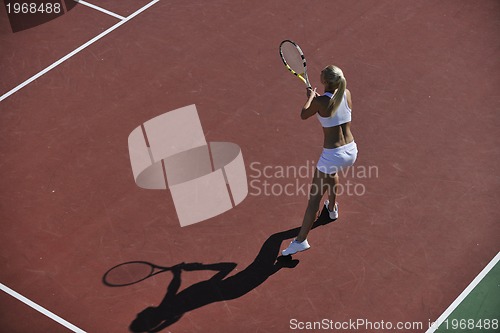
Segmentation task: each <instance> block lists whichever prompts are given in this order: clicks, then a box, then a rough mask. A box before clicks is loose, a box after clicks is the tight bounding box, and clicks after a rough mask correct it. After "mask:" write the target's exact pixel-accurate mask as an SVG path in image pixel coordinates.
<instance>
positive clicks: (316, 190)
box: [295, 169, 331, 243]
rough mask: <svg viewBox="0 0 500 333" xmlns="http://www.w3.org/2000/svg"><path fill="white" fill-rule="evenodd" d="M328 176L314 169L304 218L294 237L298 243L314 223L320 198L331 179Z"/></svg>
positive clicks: (303, 238)
mask: <svg viewBox="0 0 500 333" xmlns="http://www.w3.org/2000/svg"><path fill="white" fill-rule="evenodd" d="M330 177H331V176H330V175H328V174H325V173H323V172H321V171H319V170H317V169H316V172H315V174H314V178H313V181H312V184H311V191H310V193H309V201H308V203H307V208H306V212H305V213H304V219H303V221H302V227H301V228H300V231H299V235H298V236H297V238H296V239H295V240H296V241H297V242H299V243H301V242H303V241H304V240H305V239H306V238H307V234H308V233H309V231H310V230H311V228H312V226H313V224H314V220H315V219H316V213H317V211H318V207H319V205H320V202H321V198H322V197H323V194H324V193H325V192H326V191H327V190H328V188H329V187H330V183H331V180H329V179H328V178H330Z"/></svg>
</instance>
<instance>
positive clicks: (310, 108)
mask: <svg viewBox="0 0 500 333" xmlns="http://www.w3.org/2000/svg"><path fill="white" fill-rule="evenodd" d="M317 96H319V94H318V93H317V92H316V88H314V90H313V89H310V88H308V89H307V101H306V103H305V104H304V106H303V107H302V111H301V112H300V118H302V119H307V118H309V117H311V116H314V114H315V113H316V112H318V107H317V105H316V97H317Z"/></svg>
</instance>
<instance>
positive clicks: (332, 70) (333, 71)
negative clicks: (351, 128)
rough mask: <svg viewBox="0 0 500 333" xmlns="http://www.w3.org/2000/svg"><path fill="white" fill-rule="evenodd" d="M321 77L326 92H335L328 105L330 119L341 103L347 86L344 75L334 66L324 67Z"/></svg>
mask: <svg viewBox="0 0 500 333" xmlns="http://www.w3.org/2000/svg"><path fill="white" fill-rule="evenodd" d="M321 75H322V76H323V79H324V80H325V82H326V84H327V89H328V90H335V89H337V91H335V94H334V95H333V98H332V99H330V103H329V104H328V112H329V113H330V117H331V116H332V115H333V114H334V113H335V111H337V109H338V108H339V105H340V103H341V102H342V98H343V97H344V92H345V89H346V86H347V81H346V79H345V77H344V73H343V72H342V70H341V69H340V68H338V67H337V66H334V65H330V66H326V67H325V68H324V69H323V70H322V71H321Z"/></svg>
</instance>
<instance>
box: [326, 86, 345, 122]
mask: <svg viewBox="0 0 500 333" xmlns="http://www.w3.org/2000/svg"><path fill="white" fill-rule="evenodd" d="M346 86H347V82H346V79H345V77H344V76H340V77H339V85H338V87H337V91H336V92H335V95H333V97H332V98H331V99H330V103H328V113H329V114H330V117H332V116H333V114H334V113H335V112H336V111H337V109H338V108H339V106H340V103H341V102H342V99H343V98H344V93H345V89H346Z"/></svg>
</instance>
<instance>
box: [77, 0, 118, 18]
mask: <svg viewBox="0 0 500 333" xmlns="http://www.w3.org/2000/svg"><path fill="white" fill-rule="evenodd" d="M74 1H75V2H77V3H80V4H82V5H85V6H87V7H90V8H93V9H95V10H98V11H100V12H103V13H105V14H108V15H111V16H113V17H116V18H117V19H119V20H125V17H123V16H121V15H118V14H116V13H113V12H111V11H109V10H107V9H104V8H102V7H99V6H96V5H93V4H91V3H88V2H87V1H83V0H74Z"/></svg>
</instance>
